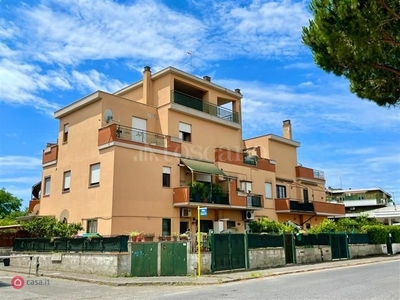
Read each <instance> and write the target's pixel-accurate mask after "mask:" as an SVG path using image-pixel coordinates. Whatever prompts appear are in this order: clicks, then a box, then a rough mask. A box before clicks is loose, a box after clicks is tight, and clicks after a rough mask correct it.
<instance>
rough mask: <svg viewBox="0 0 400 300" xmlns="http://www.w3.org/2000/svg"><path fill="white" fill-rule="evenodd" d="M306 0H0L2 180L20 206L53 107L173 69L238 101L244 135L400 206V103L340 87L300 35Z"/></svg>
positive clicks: (50, 135)
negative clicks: (286, 124)
mask: <svg viewBox="0 0 400 300" xmlns="http://www.w3.org/2000/svg"><path fill="white" fill-rule="evenodd" d="M308 5H309V1H290V0H286V1H267V0H264V1H263V0H232V1H219V0H170V1H167V0H165V1H161V0H155V1H152V0H146V1H133V0H132V1H130V0H125V1H122V0H121V1H117V0H115V1H111V0H110V1H100V0H98V1H83V0H60V1H57V0H51V1H50V0H43V1H33V0H32V1H30V0H27V1H25V2H22V1H15V0H0V109H1V116H2V117H1V120H0V122H1V123H0V125H1V129H2V130H1V131H0V187H4V188H5V189H6V190H8V191H9V192H11V193H13V194H14V195H15V196H17V197H19V198H22V199H23V200H24V205H27V204H28V201H29V199H30V195H31V186H32V185H33V184H35V183H36V182H38V181H40V177H41V155H42V150H43V149H44V148H45V145H46V143H47V142H55V141H56V138H57V131H58V122H57V121H56V120H55V119H54V118H53V112H54V111H55V110H57V109H58V108H60V107H63V106H65V105H67V104H69V103H71V102H73V101H76V100H78V99H80V98H81V97H83V96H85V95H87V94H90V93H92V92H94V91H95V90H98V89H100V90H104V91H108V92H114V91H116V90H118V89H119V88H121V87H123V86H125V85H127V84H131V83H133V82H136V81H138V80H140V79H141V77H142V70H143V67H144V66H146V65H148V66H151V68H152V71H153V72H155V71H157V70H161V69H163V68H165V67H168V66H174V67H176V68H179V69H182V70H184V71H187V72H190V73H193V74H195V75H198V76H201V77H202V76H204V75H208V76H211V77H212V81H213V82H215V83H217V84H220V85H222V86H226V87H228V88H231V89H235V88H240V89H241V92H242V94H243V96H244V98H243V103H242V106H243V134H244V138H248V137H252V136H256V135H261V134H266V133H274V134H278V135H281V134H282V121H283V120H285V119H290V120H291V121H292V126H293V136H294V139H295V140H296V141H299V142H301V147H300V148H299V150H298V161H299V163H300V164H302V165H303V166H307V167H311V168H314V169H319V170H323V171H324V172H325V177H326V186H327V187H328V186H331V187H340V186H342V187H343V188H345V189H347V188H352V189H355V188H370V187H381V188H383V189H384V190H385V191H387V192H389V193H391V194H393V193H394V196H395V199H396V202H397V203H400V111H399V109H398V108H397V109H393V108H391V109H388V108H382V107H378V106H377V105H376V104H374V103H373V102H370V101H367V100H361V99H358V98H357V97H356V96H354V95H353V94H351V93H350V92H349V87H348V82H347V81H346V80H345V79H343V78H339V77H336V76H334V75H333V74H327V73H325V72H323V71H321V70H320V69H318V68H317V67H316V66H315V65H314V63H313V60H312V56H311V53H310V50H309V49H308V48H307V47H306V46H304V45H303V44H302V43H301V28H302V26H306V25H307V24H308V20H309V19H310V18H311V15H310V12H309V10H308Z"/></svg>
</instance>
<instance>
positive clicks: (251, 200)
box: [246, 195, 262, 207]
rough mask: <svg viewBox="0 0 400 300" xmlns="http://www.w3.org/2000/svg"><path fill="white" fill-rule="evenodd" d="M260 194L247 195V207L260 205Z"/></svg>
mask: <svg viewBox="0 0 400 300" xmlns="http://www.w3.org/2000/svg"><path fill="white" fill-rule="evenodd" d="M261 197H262V195H252V196H247V199H246V200H247V207H262V203H261V199H262V198H261Z"/></svg>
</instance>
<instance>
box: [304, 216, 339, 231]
mask: <svg viewBox="0 0 400 300" xmlns="http://www.w3.org/2000/svg"><path fill="white" fill-rule="evenodd" d="M308 232H309V233H312V234H318V233H329V232H337V225H336V223H335V222H334V221H332V220H329V219H325V220H323V221H322V222H321V223H320V224H318V225H317V226H314V227H312V228H311V229H310V230H308Z"/></svg>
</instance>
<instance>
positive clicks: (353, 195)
mask: <svg viewBox="0 0 400 300" xmlns="http://www.w3.org/2000/svg"><path fill="white" fill-rule="evenodd" d="M326 198H327V201H328V202H330V203H343V204H344V206H345V210H346V217H357V216H359V215H360V214H363V213H367V214H368V212H369V211H372V210H375V209H379V208H383V207H386V206H388V205H389V204H391V202H392V197H391V195H390V194H389V193H388V192H385V191H384V190H382V189H381V188H377V187H376V188H367V189H346V190H343V189H327V191H326Z"/></svg>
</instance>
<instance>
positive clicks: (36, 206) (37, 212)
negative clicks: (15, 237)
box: [31, 204, 40, 216]
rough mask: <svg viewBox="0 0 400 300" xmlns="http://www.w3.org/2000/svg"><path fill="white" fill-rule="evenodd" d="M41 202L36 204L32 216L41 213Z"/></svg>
mask: <svg viewBox="0 0 400 300" xmlns="http://www.w3.org/2000/svg"><path fill="white" fill-rule="evenodd" d="M39 208H40V204H36V205H35V206H34V207H33V209H32V212H31V216H37V215H38V214H39Z"/></svg>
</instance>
